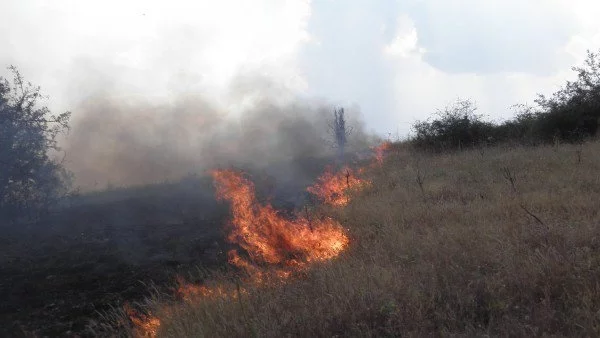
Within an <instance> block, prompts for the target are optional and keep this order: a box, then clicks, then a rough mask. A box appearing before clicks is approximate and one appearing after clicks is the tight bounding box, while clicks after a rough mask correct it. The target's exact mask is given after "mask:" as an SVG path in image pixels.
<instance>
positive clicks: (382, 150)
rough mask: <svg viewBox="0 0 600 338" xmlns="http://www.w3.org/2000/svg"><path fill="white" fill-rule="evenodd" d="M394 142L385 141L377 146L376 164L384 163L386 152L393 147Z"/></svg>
mask: <svg viewBox="0 0 600 338" xmlns="http://www.w3.org/2000/svg"><path fill="white" fill-rule="evenodd" d="M391 147H392V143H391V142H389V141H385V142H383V143H381V144H380V145H379V146H377V147H375V164H378V165H382V164H383V159H384V157H385V154H386V153H387V152H388V151H389V150H390V149H391Z"/></svg>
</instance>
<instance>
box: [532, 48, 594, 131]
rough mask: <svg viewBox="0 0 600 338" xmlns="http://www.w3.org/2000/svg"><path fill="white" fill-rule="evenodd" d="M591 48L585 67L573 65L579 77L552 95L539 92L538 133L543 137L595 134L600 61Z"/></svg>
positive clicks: (537, 101)
mask: <svg viewBox="0 0 600 338" xmlns="http://www.w3.org/2000/svg"><path fill="white" fill-rule="evenodd" d="M598 56H599V55H598V54H597V53H592V52H590V51H588V55H587V58H586V60H585V63H584V65H583V66H582V67H573V68H572V69H573V71H575V72H577V80H576V81H567V84H566V85H565V86H564V87H563V88H562V89H560V90H559V91H557V92H556V93H554V94H553V95H552V96H551V97H546V96H544V95H539V97H538V99H537V100H536V103H537V104H538V106H539V107H540V111H539V112H538V113H537V120H538V121H537V126H538V137H539V138H541V139H542V140H543V141H553V140H556V139H557V138H558V139H560V140H562V141H566V142H579V141H581V140H583V139H584V138H586V137H590V136H594V135H596V132H597V131H598V118H600V61H599V60H598Z"/></svg>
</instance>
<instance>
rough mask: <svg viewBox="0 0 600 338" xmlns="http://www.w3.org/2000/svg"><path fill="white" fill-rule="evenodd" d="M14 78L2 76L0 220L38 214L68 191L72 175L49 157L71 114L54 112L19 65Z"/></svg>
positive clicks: (14, 72) (13, 71)
mask: <svg viewBox="0 0 600 338" xmlns="http://www.w3.org/2000/svg"><path fill="white" fill-rule="evenodd" d="M9 69H10V70H11V71H12V73H13V81H12V82H9V81H8V80H6V79H4V78H2V77H0V223H3V224H6V223H7V220H14V219H15V218H17V217H21V216H34V217H35V216H36V215H38V214H39V212H40V211H43V210H46V209H47V208H48V207H49V206H50V205H52V203H54V202H56V201H57V199H58V198H59V197H60V196H62V195H63V194H64V193H66V190H67V187H68V182H69V174H68V173H67V171H66V170H65V169H64V168H63V167H62V165H61V164H60V163H58V162H57V161H55V160H53V159H51V158H50V156H49V152H50V151H53V150H59V148H58V145H57V142H56V136H57V135H58V134H59V133H60V132H61V131H64V130H66V129H67V128H68V119H69V116H70V113H69V112H65V113H62V114H58V115H54V114H52V113H51V112H50V110H49V109H48V108H47V107H45V106H40V104H39V101H40V100H41V99H42V98H43V97H42V95H41V94H40V88H39V87H35V86H33V85H32V84H31V83H28V82H25V81H24V79H23V77H22V76H21V74H20V73H19V72H18V70H17V69H16V68H15V67H10V68H9Z"/></svg>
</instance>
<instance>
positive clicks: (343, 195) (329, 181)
mask: <svg viewBox="0 0 600 338" xmlns="http://www.w3.org/2000/svg"><path fill="white" fill-rule="evenodd" d="M367 184H368V182H367V181H366V180H363V179H361V178H359V177H358V176H357V175H356V174H355V173H354V172H353V171H352V170H351V169H350V168H348V167H345V168H343V169H342V170H340V171H338V172H336V173H333V172H332V170H331V168H327V169H326V170H325V173H323V175H321V176H320V177H319V178H317V183H315V184H314V185H313V186H311V187H308V188H307V189H306V190H307V191H308V192H310V193H312V194H314V195H316V196H318V197H319V198H321V199H322V200H323V202H325V203H327V204H330V205H333V206H336V207H342V206H345V205H347V204H348V203H349V202H350V196H349V192H350V191H351V190H352V189H358V188H362V187H364V186H366V185H367Z"/></svg>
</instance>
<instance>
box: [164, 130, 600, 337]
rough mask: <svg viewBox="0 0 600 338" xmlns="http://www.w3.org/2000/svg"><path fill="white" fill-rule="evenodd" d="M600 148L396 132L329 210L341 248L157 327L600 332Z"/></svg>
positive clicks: (181, 331)
mask: <svg viewBox="0 0 600 338" xmlns="http://www.w3.org/2000/svg"><path fill="white" fill-rule="evenodd" d="M599 154H600V143H597V142H592V143H587V144H584V145H583V146H582V147H581V148H580V147H579V146H567V145H564V146H558V147H556V146H553V147H538V148H518V147H517V148H512V149H508V148H490V149H486V150H485V152H483V151H479V150H476V151H469V152H462V153H457V154H443V155H423V154H415V153H411V152H410V151H408V150H407V149H406V148H405V147H404V146H402V145H400V146H398V145H397V146H396V148H395V153H394V154H393V155H392V156H390V157H389V158H388V159H387V161H386V163H385V164H384V166H383V167H382V168H381V169H375V170H374V171H373V172H372V173H371V179H372V181H373V186H372V187H371V188H370V189H368V190H365V191H364V192H362V193H361V194H360V195H359V196H356V197H355V199H354V200H353V201H352V203H351V204H350V205H349V206H347V207H346V208H344V209H339V210H335V209H331V210H326V211H321V212H327V213H329V214H333V215H334V216H335V217H336V218H337V219H338V220H340V222H342V223H343V224H344V226H345V227H347V228H349V230H350V233H351V235H352V238H353V242H352V245H351V248H350V249H349V251H348V252H346V253H345V254H344V255H343V256H342V257H340V258H339V259H337V260H336V261H333V262H330V263H328V264H325V265H322V266H318V267H315V268H314V269H313V270H311V271H310V272H309V273H308V274H307V275H306V276H304V277H303V278H299V279H297V280H294V281H292V282H289V283H287V284H285V285H277V286H273V287H270V288H262V289H254V290H250V291H249V293H248V294H240V297H239V298H238V299H236V300H234V301H232V300H205V301H201V302H198V303H195V304H193V305H180V306H175V307H170V308H169V310H168V311H164V310H163V311H162V312H161V311H160V310H155V311H158V312H157V313H158V314H160V316H161V319H162V323H163V324H162V326H161V331H160V335H159V336H164V337H200V336H210V337H216V336H218V337H235V336H238V337H246V336H261V337H263V336H264V337H282V336H400V335H415V336H421V335H425V334H427V335H430V334H433V335H466V336H472V335H494V336H496V335H500V336H505V335H516V336H533V335H569V336H571V335H576V336H598V335H600V208H599V201H600V156H598V155H599ZM579 156H580V157H581V160H580V161H579Z"/></svg>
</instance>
